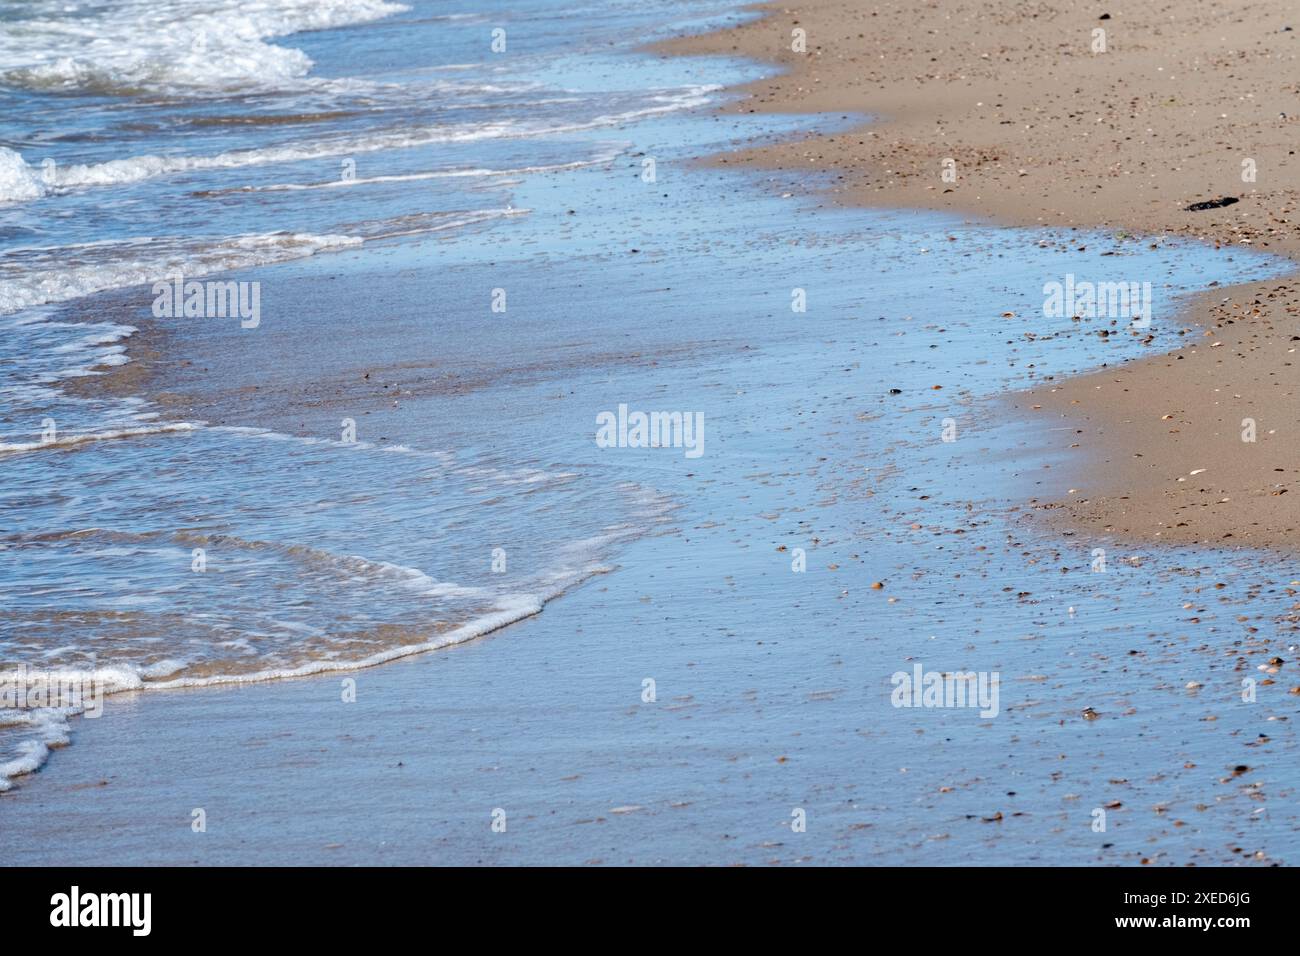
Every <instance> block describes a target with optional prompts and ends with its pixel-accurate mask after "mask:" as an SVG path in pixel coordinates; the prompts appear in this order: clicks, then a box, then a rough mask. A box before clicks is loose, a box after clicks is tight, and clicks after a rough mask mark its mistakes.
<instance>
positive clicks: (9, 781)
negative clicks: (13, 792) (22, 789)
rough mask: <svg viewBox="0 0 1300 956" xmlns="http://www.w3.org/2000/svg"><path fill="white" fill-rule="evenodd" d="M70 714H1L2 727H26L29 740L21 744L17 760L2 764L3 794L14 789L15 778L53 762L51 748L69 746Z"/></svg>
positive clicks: (0, 786) (53, 709) (57, 710)
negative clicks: (48, 761)
mask: <svg viewBox="0 0 1300 956" xmlns="http://www.w3.org/2000/svg"><path fill="white" fill-rule="evenodd" d="M69 716H70V711H69V710H68V709H66V708H61V707H48V708H40V709H36V710H32V711H13V710H0V726H9V727H13V726H23V727H24V728H25V729H27V731H28V734H29V736H28V738H27V739H25V740H21V741H19V742H18V744H17V746H16V747H15V750H16V752H17V753H16V756H13V757H11V758H9V759H8V760H5V761H4V762H0V793H4V792H5V791H6V790H9V789H10V788H12V787H13V778H14V777H19V776H22V775H23V774H27V773H34V772H36V771H37V770H39V769H40V768H41V767H42V766H43V765H44V764H45V761H47V760H48V759H49V758H50V748H51V747H59V746H64V745H66V744H67V743H68V740H69V738H68V717H69Z"/></svg>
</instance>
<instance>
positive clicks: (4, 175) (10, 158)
mask: <svg viewBox="0 0 1300 956" xmlns="http://www.w3.org/2000/svg"><path fill="white" fill-rule="evenodd" d="M44 195H45V184H44V183H43V182H41V178H40V176H39V175H38V174H37V173H36V171H35V170H33V169H32V168H31V167H30V166H28V165H27V163H26V162H25V161H24V160H23V158H22V156H20V155H19V154H18V153H15V152H14V151H13V150H12V149H9V148H7V147H4V146H0V202H22V201H25V200H29V199H40V198H41V197H42V196H44Z"/></svg>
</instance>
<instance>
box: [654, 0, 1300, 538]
mask: <svg viewBox="0 0 1300 956" xmlns="http://www.w3.org/2000/svg"><path fill="white" fill-rule="evenodd" d="M757 9H760V10H762V11H764V12H765V13H766V16H764V17H763V18H762V19H761V20H758V21H755V22H752V23H749V24H746V25H744V26H741V27H739V28H735V29H730V30H726V31H723V32H719V33H714V34H709V35H705V36H699V37H688V38H684V39H682V40H679V41H674V42H673V43H671V44H668V45H667V46H666V47H664V48H663V49H664V52H665V53H671V54H683V53H688V54H690V53H698V54H732V55H735V54H739V55H744V56H748V57H751V58H754V59H759V60H765V61H772V62H775V63H777V64H779V65H780V66H782V67H783V68H784V73H783V74H781V75H779V76H776V77H774V78H772V79H768V80H763V81H760V82H757V83H754V84H751V85H749V86H748V87H746V88H744V92H746V93H747V94H749V95H748V96H747V97H746V98H745V99H743V100H742V101H740V102H739V103H737V104H733V105H732V106H729V107H728V109H734V110H739V111H753V110H758V111H771V112H828V113H867V114H871V115H872V117H873V122H871V123H870V124H868V125H864V126H860V127H858V128H855V129H852V130H850V131H848V132H844V133H839V134H836V135H830V136H825V137H819V138H815V139H810V140H805V141H800V142H791V143H782V144H779V145H775V146H770V147H764V148H760V149H756V150H738V151H734V152H730V153H727V154H725V155H722V156H718V157H715V158H714V160H713V161H715V162H717V163H720V164H727V165H732V166H735V165H739V166H748V167H755V168H763V169H773V170H786V171H793V170H809V169H811V170H817V171H818V172H821V173H829V174H831V175H832V176H833V177H834V182H835V185H834V186H833V188H832V196H833V198H834V199H835V200H836V201H840V202H847V203H860V204H866V205H872V206H886V207H909V206H918V207H924V208H928V209H939V210H947V211H951V212H953V213H956V214H964V215H972V216H979V217H982V218H987V219H990V220H994V221H999V222H1004V223H1008V224H1016V225H1041V226H1053V227H1062V226H1064V227H1078V228H1080V229H1095V228H1105V229H1110V230H1117V231H1124V232H1128V233H1141V234H1150V235H1152V236H1153V237H1158V236H1166V235H1180V236H1191V237H1196V238H1199V239H1203V240H1205V241H1207V242H1212V243H1214V244H1215V245H1221V246H1230V245H1241V246H1242V248H1248V249H1254V250H1259V251H1265V252H1270V253H1274V254H1278V255H1283V256H1287V257H1290V258H1295V256H1296V253H1297V250H1300V227H1298V226H1297V223H1296V221H1295V220H1296V217H1297V216H1298V215H1300V213H1297V212H1296V208H1297V202H1298V201H1300V200H1298V197H1297V190H1296V184H1297V176H1296V173H1297V170H1300V159H1298V158H1297V157H1296V156H1295V155H1294V154H1295V147H1296V146H1297V142H1298V141H1300V72H1298V71H1297V69H1296V65H1297V63H1296V56H1297V52H1300V9H1298V8H1296V7H1295V6H1294V5H1293V4H1288V3H1285V2H1282V0H1261V2H1235V0H1234V2H1200V0H1165V2H1155V3H1124V4H1117V3H1109V2H1098V3H1074V2H1065V0H1058V2H1052V3H1047V2H1008V0H981V2H930V3H923V2H914V0H909V2H901V3H872V2H866V3H862V2H850V0H818V2H814V3H809V4H806V5H802V6H798V7H790V6H783V5H779V4H768V5H764V6H761V7H759V8H757ZM1290 28H1294V29H1290ZM796 29H801V30H803V31H806V53H796V52H793V51H792V49H791V47H792V42H793V37H794V34H793V31H795V30H796ZM1097 29H1101V30H1104V31H1105V42H1106V51H1105V52H1099V53H1094V52H1093V44H1094V32H1093V31H1094V30H1097ZM949 158H950V159H952V160H954V161H955V164H956V172H957V180H956V182H955V183H947V182H945V181H944V180H943V178H942V176H941V174H942V171H943V169H944V160H945V159H949ZM1247 159H1249V160H1253V161H1254V164H1255V169H1256V171H1257V172H1256V181H1254V182H1246V181H1243V160H1247ZM781 188H789V187H788V185H786V184H783V186H782V187H781ZM1225 196H1230V197H1236V198H1238V199H1239V200H1240V201H1239V202H1237V203H1236V204H1234V205H1230V206H1225V207H1222V208H1217V209H1212V210H1208V211H1198V212H1189V211H1186V207H1187V206H1189V205H1190V204H1193V203H1197V202H1203V201H1206V200H1211V199H1217V198H1220V197H1225ZM1048 278H1057V279H1059V278H1060V277H1045V281H1046V279H1048ZM1132 278H1140V277H1130V276H1124V275H1116V276H1114V277H1113V279H1114V281H1119V280H1121V279H1122V280H1128V279H1132ZM1156 278H1157V277H1151V279H1152V280H1155V279H1156ZM1105 280H1106V281H1109V280H1110V277H1105ZM974 291H975V292H976V294H978V290H974ZM1296 292H1297V284H1296V283H1295V282H1292V281H1287V280H1283V281H1271V282H1265V283H1251V284H1248V285H1243V286H1236V287H1233V288H1220V289H1212V290H1210V292H1208V293H1206V294H1205V295H1203V296H1201V297H1200V298H1199V299H1197V300H1196V301H1195V302H1194V303H1193V305H1192V308H1191V311H1190V313H1189V314H1188V315H1186V316H1179V317H1177V319H1175V320H1172V321H1171V319H1170V318H1169V317H1160V316H1157V318H1156V324H1157V326H1158V327H1160V329H1161V331H1162V332H1163V334H1162V335H1157V336H1156V339H1155V341H1154V342H1153V344H1152V351H1153V356H1152V357H1151V358H1150V359H1146V360H1142V361H1138V362H1134V363H1130V364H1128V365H1125V366H1123V367H1115V368H1109V369H1104V370H1102V371H1100V372H1097V373H1094V374H1091V375H1087V376H1082V377H1079V378H1077V379H1073V380H1071V381H1069V382H1067V383H1063V384H1056V386H1055V387H1053V388H1050V389H1049V388H1045V389H1042V390H1041V391H1040V392H1037V393H1029V394H1026V395H1020V396H1016V397H1015V398H1014V399H1013V401H1012V404H1013V405H1014V406H1015V408H1017V409H1019V410H1021V411H1022V412H1023V413H1024V414H1026V415H1030V414H1032V415H1051V416H1054V417H1060V418H1061V419H1064V422H1063V423H1064V424H1067V425H1073V426H1074V428H1075V431H1074V432H1073V433H1070V432H1068V431H1067V432H1064V434H1068V435H1069V436H1070V437H1069V440H1068V442H1067V444H1068V445H1069V446H1070V447H1071V448H1072V449H1073V450H1072V454H1074V455H1077V456H1078V457H1077V462H1078V477H1077V481H1074V482H1072V484H1074V485H1075V487H1077V488H1078V489H1079V493H1078V495H1077V496H1072V497H1071V498H1070V499H1069V500H1066V501H1061V502H1039V503H1036V504H1039V505H1040V506H1042V507H1044V508H1045V509H1046V510H1049V511H1051V512H1053V513H1054V514H1059V515H1066V516H1068V517H1069V518H1070V519H1073V520H1074V521H1076V522H1081V523H1083V524H1084V525H1085V526H1087V527H1090V528H1091V529H1093V530H1098V531H1101V530H1105V531H1110V532H1113V533H1116V534H1118V535H1121V536H1125V537H1130V538H1134V539H1142V540H1153V539H1154V540H1171V541H1179V542H1213V543H1218V544H1223V545H1234V544H1236V545H1243V546H1259V547H1283V548H1293V547H1295V546H1296V545H1297V544H1300V531H1298V530H1297V529H1300V489H1297V490H1296V491H1295V492H1294V493H1287V492H1288V490H1289V484H1290V482H1291V481H1292V479H1294V478H1295V477H1296V476H1297V475H1300V441H1296V440H1294V436H1295V432H1294V429H1295V427H1296V424H1295V423H1296V421H1297V419H1298V418H1300V414H1298V413H1300V401H1298V400H1297V397H1296V394H1295V387H1294V384H1293V383H1294V381H1295V371H1294V370H1293V367H1292V363H1293V362H1294V361H1295V359H1296V356H1297V354H1300V353H1296V351H1295V349H1296V346H1297V345H1300V340H1294V337H1295V336H1297V335H1300V318H1298V317H1297V306H1298V305H1300V298H1297V295H1296ZM988 305H989V312H990V315H991V316H999V315H1000V314H1001V312H1002V306H1001V304H1000V303H999V302H996V301H990V302H989V304H988ZM1043 321H1044V322H1048V321H1060V320H1047V319H1044V320H1043ZM1180 329H1184V330H1185V332H1183V334H1182V335H1181V337H1178V336H1179V330H1180ZM1175 341H1178V342H1181V343H1183V344H1182V347H1181V348H1180V349H1179V350H1178V351H1176V352H1174V353H1172V354H1164V352H1165V350H1167V349H1168V348H1170V346H1171V344H1172V343H1173V342H1175ZM1156 352H1159V353H1160V354H1154V353H1156ZM1245 418H1253V419H1254V420H1255V428H1256V434H1257V440H1256V441H1255V442H1253V443H1251V442H1246V441H1243V440H1242V430H1243V419H1245ZM1202 469H1203V470H1202ZM1193 472H1195V474H1193ZM1179 479H1183V480H1179Z"/></svg>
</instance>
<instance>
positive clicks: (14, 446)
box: [0, 422, 197, 453]
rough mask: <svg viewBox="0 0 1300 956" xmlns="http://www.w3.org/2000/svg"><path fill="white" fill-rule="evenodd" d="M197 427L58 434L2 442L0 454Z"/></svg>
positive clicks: (183, 424) (187, 424)
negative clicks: (41, 439) (23, 440)
mask: <svg viewBox="0 0 1300 956" xmlns="http://www.w3.org/2000/svg"><path fill="white" fill-rule="evenodd" d="M196 427H197V426H196V425H194V424H193V423H191V422H169V423H167V424H166V425H154V426H148V425H144V426H140V427H138V428H113V429H108V430H106V431H102V432H84V433H81V434H72V435H63V434H58V433H57V432H56V434H55V437H54V439H53V440H51V441H26V442H7V441H0V453H4V452H26V451H47V450H49V449H53V448H66V447H67V446H69V445H80V444H83V443H84V442H90V441H112V440H113V439H115V438H135V437H138V436H140V435H158V434H162V433H164V432H188V431H193V430H194V429H195V428H196Z"/></svg>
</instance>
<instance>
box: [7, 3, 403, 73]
mask: <svg viewBox="0 0 1300 956" xmlns="http://www.w3.org/2000/svg"><path fill="white" fill-rule="evenodd" d="M405 9H407V8H406V7H404V6H402V5H400V4H397V3H391V2H388V0H118V2H115V3H111V4H100V5H96V6H95V7H93V8H91V9H90V10H84V9H83V10H81V11H75V10H73V9H72V8H70V7H69V5H67V4H66V3H63V2H59V0H31V2H30V3H29V4H28V5H27V7H26V9H25V10H24V13H26V14H27V16H26V17H25V18H24V19H21V20H6V21H5V28H4V29H3V30H0V79H3V81H4V82H5V83H7V84H8V85H11V86H23V87H28V88H32V89H58V90H85V91H88V92H97V93H131V92H136V91H140V90H148V91H157V92H168V93H172V94H176V93H182V94H184V93H188V94H200V95H201V94H203V93H206V92H211V91H229V90H251V89H267V88H271V89H283V88H286V87H292V86H294V85H305V78H306V76H307V73H308V72H309V71H310V69H311V66H312V61H311V58H310V57H308V56H307V55H306V54H305V53H303V52H302V51H301V50H295V49H292V48H290V47H285V46H280V45H276V44H272V43H267V42H266V41H267V40H270V39H273V38H276V37H283V36H288V35H290V34H293V33H298V32H301V31H305V30H325V29H331V28H335V27H341V26H347V25H350V24H357V23H365V22H368V21H372V20H378V19H380V18H382V17H387V16H390V15H392V14H394V13H399V12H401V11H403V10H405ZM70 13H72V14H73V15H69V14H70Z"/></svg>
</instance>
